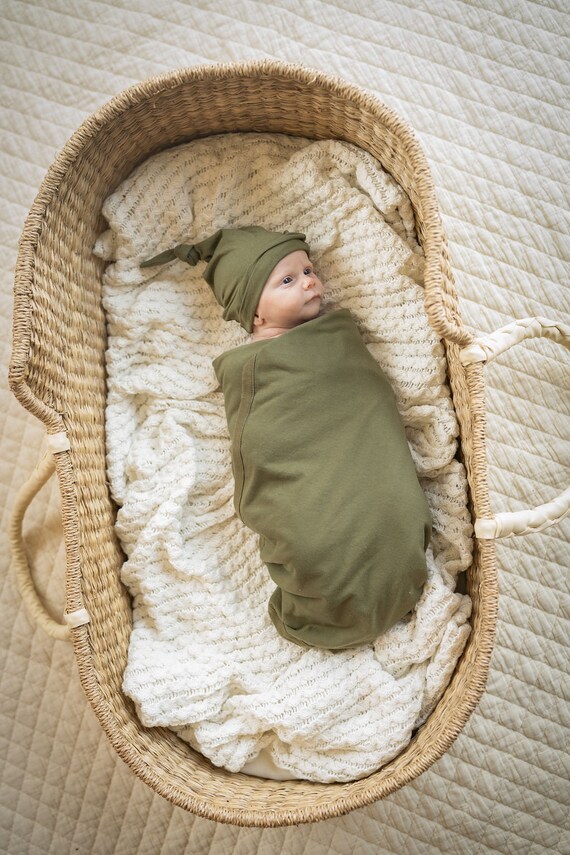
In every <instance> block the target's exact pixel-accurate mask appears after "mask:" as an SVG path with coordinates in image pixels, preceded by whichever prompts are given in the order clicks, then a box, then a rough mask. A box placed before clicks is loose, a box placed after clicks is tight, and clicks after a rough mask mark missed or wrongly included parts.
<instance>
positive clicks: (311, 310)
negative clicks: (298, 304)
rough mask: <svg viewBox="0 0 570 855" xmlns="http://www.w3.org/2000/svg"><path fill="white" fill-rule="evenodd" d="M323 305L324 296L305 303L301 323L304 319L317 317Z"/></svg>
mask: <svg viewBox="0 0 570 855" xmlns="http://www.w3.org/2000/svg"><path fill="white" fill-rule="evenodd" d="M322 305H323V301H322V298H321V299H315V300H309V302H308V303H305V305H304V306H303V311H302V317H300V318H299V323H303V321H308V320H309V319H311V318H316V317H317V315H319V314H320V311H321V308H322Z"/></svg>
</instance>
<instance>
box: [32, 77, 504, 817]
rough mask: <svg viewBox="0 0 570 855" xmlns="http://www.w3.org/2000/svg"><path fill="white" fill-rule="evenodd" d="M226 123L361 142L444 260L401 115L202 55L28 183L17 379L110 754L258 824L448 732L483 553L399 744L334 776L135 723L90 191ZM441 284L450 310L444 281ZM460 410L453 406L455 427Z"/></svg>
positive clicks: (350, 802) (218, 813)
mask: <svg viewBox="0 0 570 855" xmlns="http://www.w3.org/2000/svg"><path fill="white" fill-rule="evenodd" d="M240 131H241V132H252V131H255V132H260V133H285V134H292V135H300V136H304V137H309V138H313V139H328V138H334V139H340V140H345V141H348V142H351V143H353V144H355V145H358V146H360V147H361V148H363V149H365V150H367V151H368V152H370V153H371V154H372V155H373V156H374V157H376V158H377V159H378V160H379V161H380V162H381V163H382V165H383V167H384V168H385V169H386V170H387V171H388V172H390V173H391V174H392V175H393V176H394V178H395V179H396V180H397V181H398V182H399V183H400V184H401V186H402V187H403V188H404V189H405V191H406V192H407V193H408V195H409V197H410V200H411V202H412V206H413V208H414V212H415V217H416V226H417V231H418V236H419V239H420V241H421V243H422V245H423V247H424V252H425V254H426V277H427V276H428V275H432V276H433V275H436V271H437V275H438V276H440V277H441V276H442V275H444V276H445V275H448V276H449V277H450V276H451V274H450V273H449V266H448V262H447V257H446V254H445V246H444V239H443V236H442V232H441V228H440V219H439V214H438V210H437V203H436V200H435V196H434V193H433V188H432V184H431V178H430V176H429V171H428V170H427V167H426V166H425V161H424V159H423V156H422V155H421V150H420V148H419V144H418V142H417V140H416V139H415V137H414V135H413V133H412V132H411V131H410V129H409V128H408V127H407V125H406V124H405V123H404V122H402V121H401V120H400V119H398V117H396V116H394V114H393V113H392V112H391V111H389V110H387V109H386V108H384V107H383V106H382V105H381V104H379V102H376V101H373V99H370V98H368V96H365V95H364V94H363V93H359V92H358V91H357V90H355V89H353V88H351V87H343V86H342V85H340V84H338V83H336V82H334V81H333V82H331V81H330V80H327V79H324V77H323V76H321V77H319V76H318V75H313V78H312V79H309V76H308V75H307V73H306V72H303V73H302V72H291V71H286V70H283V69H281V70H280V71H271V72H269V71H265V72H264V71H261V72H260V71H259V70H250V71H249V72H248V71H247V70H245V71H243V70H242V71H241V72H240V73H238V74H232V73H231V72H229V71H223V72H220V71H218V70H216V69H215V68H206V69H202V70H201V71H198V72H192V71H188V72H178V73H175V74H172V75H168V76H164V77H163V78H157V79H156V80H155V81H150V82H147V83H146V84H141V85H140V86H138V87H134V88H133V89H132V90H127V92H126V93H123V94H122V95H120V96H118V97H117V98H115V99H114V100H113V101H112V102H110V104H108V105H107V106H106V107H105V108H102V110H100V111H99V112H98V113H96V114H94V115H93V116H92V117H91V118H90V119H89V120H87V122H86V123H85V124H84V125H83V126H82V127H81V128H80V129H79V131H77V133H76V134H75V135H74V137H73V138H72V139H71V140H70V142H69V143H68V145H67V146H66V148H65V149H64V150H63V152H62V153H61V155H60V157H59V158H58V160H57V161H56V162H55V164H54V166H53V167H52V168H51V170H50V172H49V173H48V175H47V177H46V180H45V181H44V184H43V185H42V189H41V191H40V194H39V196H38V199H37V200H36V204H35V206H34V208H33V209H32V212H31V213H30V217H29V220H28V223H27V227H26V229H27V231H26V232H25V234H24V240H23V242H22V245H21V260H20V266H19V274H18V275H19V282H20V287H21V288H27V289H28V291H29V288H30V287H31V307H32V308H31V312H32V322H31V325H30V326H31V338H30V340H29V344H28V348H27V363H26V382H27V385H28V387H29V388H30V390H31V391H32V393H33V395H34V396H35V397H36V398H37V399H38V400H39V401H41V402H43V404H45V405H46V406H47V407H48V408H50V409H51V410H53V411H54V412H56V413H58V414H60V415H61V417H62V418H63V421H64V424H65V428H66V430H67V432H68V436H69V438H70V441H71V449H72V451H71V455H70V460H71V466H72V471H73V481H74V489H75V495H76V509H75V516H74V518H73V519H72V520H70V521H69V522H68V525H67V533H66V537H67V540H68V542H69V541H70V540H71V539H73V538H76V539H77V544H76V545H77V546H78V555H79V561H78V562H77V565H76V566H75V567H70V566H68V591H71V592H72V597H73V596H77V597H80V599H81V601H80V602H79V603H77V602H76V603H75V604H73V603H71V607H74V608H79V607H80V606H81V605H84V606H85V607H86V608H87V610H88V612H89V613H90V616H91V622H90V624H89V625H88V627H83V628H79V629H77V630H75V631H74V643H75V647H76V654H77V659H78V665H79V671H80V675H81V679H82V682H83V685H84V688H85V691H86V693H87V695H88V698H89V700H90V702H91V704H92V706H93V707H94V709H95V711H96V713H97V715H98V717H99V719H100V721H101V723H102V725H103V727H104V728H105V730H106V732H107V734H108V736H109V738H110V740H111V742H112V743H113V745H114V746H115V748H116V749H117V751H118V752H119V753H120V754H121V756H122V757H123V759H124V760H125V761H126V762H127V763H128V764H129V765H130V766H131V767H132V768H133V770H134V771H135V772H136V773H137V774H138V775H139V776H140V777H141V778H142V779H143V780H145V781H146V783H148V784H149V785H150V786H152V787H153V788H154V789H156V790H157V791H158V792H160V793H161V794H162V795H163V796H165V797H167V798H169V799H171V800H172V801H174V802H175V803H176V804H178V805H180V806H182V807H185V808H187V809H189V810H192V811H193V812H195V813H197V814H200V815H203V816H207V817H209V818H211V819H215V820H218V821H227V822H233V823H236V824H242V825H266V826H267V825H284V824H291V823H296V822H306V821H315V820H317V819H324V818H326V817H328V816H333V815H337V814H339V813H343V812H346V811H348V810H350V809H352V808H354V807H359V806H362V805H364V804H367V803H370V802H371V801H373V800H375V799H378V798H381V797H383V796H384V795H387V794H388V793H390V792H392V791H394V790H395V789H397V788H398V787H400V786H402V785H403V784H405V783H407V782H408V781H409V780H411V779H413V778H414V777H416V776H417V775H418V774H420V773H421V772H422V771H424V769H426V768H427V767H428V766H429V765H430V764H431V763H432V762H433V761H434V760H435V759H437V757H439V756H440V755H441V754H442V753H443V751H445V750H446V748H447V747H448V746H449V744H450V743H451V742H452V741H453V739H454V738H455V736H456V735H457V734H458V733H459V731H460V730H461V728H462V726H463V724H464V722H465V720H466V718H467V717H468V715H469V713H470V711H471V709H472V708H473V707H474V705H475V703H476V701H477V700H478V698H479V695H480V693H481V691H482V687H483V685H484V676H485V675H484V674H483V675H481V668H480V665H479V662H480V657H481V646H480V645H481V637H482V635H483V637H484V640H485V639H488V637H489V633H488V632H487V630H486V629H485V627H484V626H483V623H484V618H485V615H486V609H487V607H486V606H484V604H483V599H482V596H483V594H482V592H483V591H484V590H485V586H484V585H483V575H482V573H483V571H482V567H483V564H484V562H483V561H482V555H481V553H480V552H479V550H478V548H476V554H475V561H474V564H473V567H472V570H471V572H470V574H469V579H468V590H469V593H470V594H471V596H472V598H473V599H474V601H475V610H474V615H473V621H472V624H473V631H472V634H471V639H470V641H469V642H468V644H467V647H466V649H465V652H464V654H463V656H462V658H461V660H460V662H459V664H458V667H457V669H456V672H455V675H454V677H453V680H452V682H451V684H450V686H449V687H448V689H447V690H446V692H445V694H444V697H443V698H442V700H441V702H440V703H439V705H438V707H437V708H436V710H435V711H434V713H432V715H431V716H430V718H429V719H428V721H427V722H426V724H425V725H424V726H423V727H422V728H420V730H419V731H418V733H417V734H416V736H415V737H414V739H413V740H412V742H411V743H410V745H409V746H408V747H407V748H406V750H405V751H403V752H402V754H400V755H399V756H398V757H397V758H396V759H395V760H393V761H392V762H390V763H389V764H388V765H387V766H385V767H384V768H383V769H381V770H380V771H379V772H377V773H375V774H374V775H371V776H370V777H369V778H366V779H363V780H361V781H356V782H353V783H350V784H327V785H323V784H312V783H306V782H301V781H288V782H278V781H266V780H262V779H256V778H252V777H248V776H246V775H240V774H230V773H229V772H227V771H226V770H224V769H219V768H216V767H213V766H212V765H211V764H210V763H209V761H207V760H206V759H205V758H203V757H202V756H201V755H199V754H197V753H196V752H194V751H193V750H192V749H191V748H190V747H189V746H188V745H187V744H186V743H185V742H183V741H182V740H180V739H179V738H178V737H177V736H176V735H175V734H174V733H172V732H170V731H168V730H163V729H154V728H153V729H146V728H144V727H142V725H141V724H140V723H139V722H138V719H137V717H136V713H135V710H134V707H133V704H132V703H131V702H130V701H129V699H128V698H126V697H125V696H124V695H123V693H122V691H121V683H122V674H123V670H124V667H125V665H126V660H127V650H128V642H129V635H130V628H131V607H130V601H129V596H128V594H127V592H126V591H125V589H124V588H123V586H122V585H121V583H120V581H119V573H120V567H121V564H122V561H123V555H122V552H121V550H120V548H119V545H118V542H117V540H116V537H115V533H114V521H115V508H114V507H113V503H112V501H111V499H110V496H109V491H108V484H107V480H106V474H105V423H104V422H105V404H106V385H105V349H106V331H105V318H104V314H103V309H102V306H101V274H102V270H103V265H102V262H101V261H100V260H99V259H97V258H96V257H95V256H94V255H93V254H92V248H93V245H94V243H95V239H96V238H97V236H98V235H99V234H100V232H101V231H103V230H104V228H105V227H106V224H105V222H104V220H103V218H102V216H101V213H100V212H101V207H102V204H103V201H104V200H105V198H106V197H107V196H108V195H109V194H110V193H111V192H112V191H113V190H114V189H115V188H116V187H117V186H118V184H119V183H120V182H121V181H122V180H123V179H124V178H125V177H126V176H127V175H129V173H131V172H132V170H133V169H134V168H135V167H136V166H137V165H138V164H139V163H141V162H142V161H143V160H145V159H146V158H148V157H149V156H151V155H153V154H155V153H156V152H158V151H159V150H161V149H164V148H167V147H170V146H173V145H177V144H180V143H183V142H187V141H190V140H192V139H194V138H196V137H202V136H208V135H211V134H220V133H236V132H240ZM26 235H27V237H26ZM442 271H443V273H442ZM446 271H447V274H446ZM30 283H31V286H30ZM17 287H18V286H17ZM444 299H445V300H446V301H447V304H448V306H447V310H448V312H449V313H450V315H453V316H454V317H455V318H456V319H457V318H458V312H457V307H456V305H455V302H454V300H453V297H449V296H448V297H445V298H444ZM426 322H427V321H426ZM451 356H452V357H453V353H452V354H451ZM449 357H450V353H449V351H448V358H449ZM452 388H453V394H454V400H455V399H456V398H457V400H459V399H463V398H465V399H466V398H467V393H466V391H465V389H464V388H463V387H462V380H461V376H460V373H459V371H458V372H457V376H456V377H455V379H454V380H453V384H452ZM456 409H457V404H456ZM458 415H459V413H458ZM467 419H468V416H467V415H465V414H463V415H462V416H461V417H460V422H461V420H463V422H464V423H463V424H462V433H463V434H465V429H464V428H465V426H466V420H467ZM463 455H464V457H469V448H467V450H466V449H465V447H464V449H463ZM60 478H61V474H60ZM64 525H65V519H64ZM73 592H76V593H75V594H74V593H73ZM492 594H493V591H490V592H489V596H490V599H489V602H492ZM68 596H69V595H68ZM69 608H70V601H69V598H68V609H69ZM491 646H492V639H490V640H489V641H488V647H489V649H488V651H487V652H484V655H486V656H489V655H490V648H491ZM483 670H484V669H483Z"/></svg>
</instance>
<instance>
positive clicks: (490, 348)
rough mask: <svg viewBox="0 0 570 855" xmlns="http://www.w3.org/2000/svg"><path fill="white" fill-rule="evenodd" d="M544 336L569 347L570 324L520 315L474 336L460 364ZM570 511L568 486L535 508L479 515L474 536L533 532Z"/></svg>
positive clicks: (490, 357)
mask: <svg viewBox="0 0 570 855" xmlns="http://www.w3.org/2000/svg"><path fill="white" fill-rule="evenodd" d="M538 337H544V338H549V339H551V340H552V341H555V342H557V343H558V344H561V345H562V346H563V347H566V348H569V349H570V327H568V326H567V325H565V324H562V323H558V322H557V321H551V320H548V319H547V318H541V317H536V318H522V319H521V320H518V321H513V322H512V323H510V324H507V325H506V326H504V327H501V329H499V330H497V331H496V332H494V333H491V334H490V335H488V336H485V337H483V338H478V339H475V340H474V341H473V342H472V343H471V344H468V345H466V346H465V347H463V348H462V349H461V350H460V353H459V357H460V360H461V362H462V363H463V365H469V364H471V363H473V362H485V363H489V362H491V361H492V360H493V359H495V358H496V357H497V356H499V354H501V353H504V352H505V351H506V350H508V349H509V348H510V347H513V346H514V345H515V344H518V343H519V342H521V341H524V340H525V339H528V338H538ZM568 513H570V487H569V488H568V489H566V490H563V492H562V493H561V494H560V495H559V496H558V497H557V498H556V499H554V500H553V501H552V502H546V503H545V504H543V505H539V506H538V507H536V508H531V509H528V510H523V511H514V512H511V513H499V514H495V516H493V517H490V518H489V517H481V518H479V519H477V520H476V522H475V536H476V537H478V538H481V539H485V540H489V539H493V538H498V537H511V536H513V535H519V534H532V533H533V532H536V531H542V530H543V529H545V528H548V527H549V526H551V525H554V523H557V522H560V520H562V519H563V518H564V517H565V516H566V515H567V514H568Z"/></svg>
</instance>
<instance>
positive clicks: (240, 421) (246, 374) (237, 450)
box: [232, 353, 257, 519]
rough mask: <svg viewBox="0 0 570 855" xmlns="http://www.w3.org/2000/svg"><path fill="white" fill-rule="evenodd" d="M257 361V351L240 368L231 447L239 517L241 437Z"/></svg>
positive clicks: (242, 486)
mask: <svg viewBox="0 0 570 855" xmlns="http://www.w3.org/2000/svg"><path fill="white" fill-rule="evenodd" d="M256 361H257V353H256V354H255V355H254V356H252V358H251V359H249V360H248V361H247V362H246V363H245V365H244V366H243V369H242V374H241V401H240V405H239V412H238V417H237V424H236V440H235V447H234V448H233V449H232V454H233V460H234V478H235V493H234V496H235V498H234V507H235V511H236V514H237V515H238V517H239V518H240V519H242V516H241V500H242V495H243V488H244V484H245V466H244V461H243V455H242V448H241V444H242V437H243V432H244V429H245V425H246V423H247V419H248V416H249V414H250V411H251V405H252V403H253V399H254V397H255V363H256Z"/></svg>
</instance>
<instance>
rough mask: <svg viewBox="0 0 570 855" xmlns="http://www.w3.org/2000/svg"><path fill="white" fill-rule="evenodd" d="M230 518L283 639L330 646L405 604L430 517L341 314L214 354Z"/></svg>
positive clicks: (403, 445)
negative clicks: (253, 542) (263, 575)
mask: <svg viewBox="0 0 570 855" xmlns="http://www.w3.org/2000/svg"><path fill="white" fill-rule="evenodd" d="M213 365H214V370H215V372H216V376H217V378H218V380H219V382H220V385H221V387H222V391H223V393H224V401H225V407H226V415H227V420H228V428H229V433H230V437H231V452H232V466H233V472H234V479H235V494H234V505H235V510H236V513H237V514H238V516H239V517H240V519H241V520H242V521H243V522H244V523H245V525H247V526H248V527H249V528H251V529H252V530H253V531H256V532H258V533H259V535H260V555H261V558H262V560H263V561H264V562H265V563H266V565H267V567H268V570H269V573H270V574H271V578H272V579H273V581H274V582H275V584H276V585H277V588H276V589H275V591H274V593H273V595H272V596H271V599H270V601H269V614H270V616H271V619H272V621H273V623H274V624H275V626H276V628H277V630H278V631H279V632H280V633H281V635H282V636H284V637H285V638H287V639H289V640H290V641H293V642H295V643H297V644H300V645H302V646H307V647H323V648H328V649H331V650H339V649H343V648H346V647H353V646H355V645H357V644H364V643H366V642H371V641H373V640H374V639H375V638H377V637H378V636H379V635H381V634H382V633H383V632H385V631H386V630H387V629H389V628H390V627H391V626H392V625H393V624H394V623H396V622H397V621H398V620H399V619H400V618H402V617H403V616H404V615H406V613H407V612H409V611H410V610H411V609H413V607H414V606H415V604H416V602H417V600H418V598H419V596H420V593H421V589H422V586H423V584H424V582H425V579H426V558H425V549H426V548H427V544H428V542H429V537H430V531H431V514H430V511H429V507H428V503H427V500H426V498H425V496H424V493H423V491H422V489H421V487H420V484H419V481H418V478H417V474H416V471H415V468H414V463H413V460H412V456H411V453H410V450H409V446H408V443H407V440H406V436H405V433H404V427H403V424H402V421H401V418H400V415H399V413H398V410H397V407H396V403H395V397H394V393H393V391H392V389H391V387H390V384H389V382H388V380H387V378H386V377H385V375H384V373H383V372H382V369H381V368H380V366H379V365H378V363H377V362H376V360H375V359H374V357H373V356H372V355H371V354H370V353H369V351H368V349H367V348H366V345H365V344H364V341H363V340H362V337H361V334H360V331H359V329H358V327H357V325H356V323H355V321H354V319H353V317H352V315H351V313H350V311H349V310H348V309H340V310H338V311H334V312H330V313H329V314H325V315H321V316H319V317H317V318H315V319H313V320H311V321H307V322H306V323H304V324H301V325H299V326H297V327H295V328H293V329H291V330H290V331H288V332H287V333H285V334H283V335H281V336H278V337H276V338H273V339H268V340H260V341H254V342H251V343H249V344H245V345H241V346H240V347H237V348H233V349H231V350H228V351H226V352H224V353H222V354H221V355H220V356H218V357H216V358H215V359H214V360H213Z"/></svg>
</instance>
